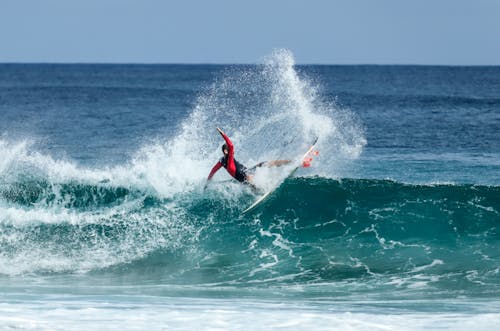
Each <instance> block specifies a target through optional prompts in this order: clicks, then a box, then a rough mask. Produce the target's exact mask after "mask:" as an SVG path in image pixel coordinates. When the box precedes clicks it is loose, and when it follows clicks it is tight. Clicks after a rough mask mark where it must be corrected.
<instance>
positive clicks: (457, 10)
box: [0, 0, 500, 65]
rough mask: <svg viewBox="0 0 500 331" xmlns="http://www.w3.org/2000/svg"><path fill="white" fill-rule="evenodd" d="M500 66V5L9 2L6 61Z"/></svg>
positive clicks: (0, 10) (2, 34) (3, 36)
mask: <svg viewBox="0 0 500 331" xmlns="http://www.w3.org/2000/svg"><path fill="white" fill-rule="evenodd" d="M277 48H287V49H289V50H291V51H292V53H293V54H294V56H295V59H296V62H297V63H300V64H316V63H317V64H423V65H433V64H438V65H500V0H470V1H465V0H413V1H406V0H338V1H336V0H330V1H328V0H303V1H296V0H247V1H240V0H197V1H195V0H178V1H174V0H172V1H169V0H0V62H50V63H60V62H62V63H67V62H70V63H89V62H90V63H225V64H227V63H258V62H260V61H262V58H263V57H265V56H266V55H268V54H270V53H271V52H272V51H273V50H274V49H277Z"/></svg>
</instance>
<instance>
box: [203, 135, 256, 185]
mask: <svg viewBox="0 0 500 331" xmlns="http://www.w3.org/2000/svg"><path fill="white" fill-rule="evenodd" d="M221 135H222V138H224V140H225V141H226V145H227V149H228V150H229V153H228V154H227V155H224V156H223V157H221V159H220V160H219V162H217V163H216V164H215V165H214V167H213V168H212V171H210V174H209V175H208V180H210V179H212V177H213V176H214V175H215V173H216V172H217V171H218V170H219V169H220V168H221V167H224V168H226V170H227V172H228V173H229V174H230V175H231V176H232V177H233V178H234V179H236V180H237V181H239V182H244V181H245V180H246V178H247V168H246V167H245V166H244V165H243V164H241V163H239V162H238V161H236V160H235V159H234V146H233V143H232V142H231V140H230V139H229V137H228V136H226V135H225V134H221Z"/></svg>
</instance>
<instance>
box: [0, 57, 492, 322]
mask: <svg viewBox="0 0 500 331" xmlns="http://www.w3.org/2000/svg"><path fill="white" fill-rule="evenodd" d="M0 114H1V121H0V289H1V291H0V329H3V330H10V329H21V330H25V329H28V330H83V329H98V330H115V329H123V330H144V329H150V330H171V329H175V330H193V329H202V330H280V329H287V330H290V329H291V330H332V329H335V330H388V329H394V330H429V329H450V330H470V329H474V330H492V329H495V328H498V326H499V325H500V231H499V227H500V67H495V66H491V67H487V66H485V67H479V66H476V67H467V66H464V67H457V66H455V67H453V66H450V67H448V66H388V65H383V66H370V65H359V66H356V65H352V66H347V65H346V66H335V65H296V64H295V61H294V57H293V54H292V53H291V52H289V51H286V50H276V51H274V52H273V53H271V54H270V55H268V56H266V57H264V58H263V59H262V61H261V63H259V64H255V65H202V64H200V65H141V64H0ZM217 127H220V128H222V129H223V130H224V131H225V132H226V133H227V134H228V135H229V137H231V139H232V141H233V142H234V145H235V150H236V159H237V160H238V161H239V162H241V163H243V164H245V165H247V166H252V165H253V164H256V163H258V162H262V161H266V160H273V159H290V160H293V161H294V162H292V166H293V164H295V162H299V163H300V160H299V158H300V156H301V155H302V154H303V153H304V151H305V150H307V147H308V146H309V144H310V143H311V141H313V139H314V138H315V137H319V140H318V144H317V146H316V149H315V151H317V152H318V155H315V156H314V158H313V160H312V163H311V166H310V167H304V168H300V169H299V171H298V172H296V173H295V175H294V176H293V177H289V178H286V174H287V173H288V171H289V169H290V167H289V166H283V167H279V168H266V167H261V168H258V169H257V172H256V173H255V178H254V180H255V183H256V185H257V186H258V187H260V188H261V189H262V190H266V189H269V188H272V187H275V186H277V188H276V190H275V191H274V193H273V194H272V195H271V196H270V197H269V199H267V200H265V201H264V202H263V203H262V204H261V205H259V206H258V207H257V208H256V209H255V210H253V211H252V212H250V213H247V214H242V211H243V210H244V209H245V208H246V207H248V206H249V205H250V204H251V203H252V202H253V201H254V200H255V199H256V198H257V195H256V194H255V192H254V191H253V190H251V189H250V188H249V187H247V186H246V185H241V184H239V183H237V182H236V181H232V180H230V177H229V175H228V174H227V173H226V171H225V170H224V169H221V170H219V172H218V173H217V174H216V175H215V176H214V178H213V180H212V181H211V182H210V183H209V185H208V187H207V188H206V189H204V186H205V183H206V177H207V175H208V173H209V172H210V169H211V168H212V166H213V165H214V164H215V163H216V162H217V161H218V160H219V158H220V157H221V150H220V146H221V145H222V143H223V140H222V139H221V137H220V136H219V134H218V133H217V131H216V128H217Z"/></svg>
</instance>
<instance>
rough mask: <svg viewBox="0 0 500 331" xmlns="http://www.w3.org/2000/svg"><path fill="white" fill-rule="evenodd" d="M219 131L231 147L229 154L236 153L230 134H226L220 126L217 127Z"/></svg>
mask: <svg viewBox="0 0 500 331" xmlns="http://www.w3.org/2000/svg"><path fill="white" fill-rule="evenodd" d="M217 131H219V133H220V135H221V136H222V138H224V140H225V141H226V145H227V148H228V149H229V156H233V155H234V145H233V142H232V141H231V139H229V137H228V136H226V134H225V133H224V132H223V131H222V130H221V129H220V128H217Z"/></svg>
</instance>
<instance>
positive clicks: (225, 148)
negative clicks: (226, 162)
mask: <svg viewBox="0 0 500 331" xmlns="http://www.w3.org/2000/svg"><path fill="white" fill-rule="evenodd" d="M222 154H224V155H227V154H229V148H228V147H227V144H224V145H222Z"/></svg>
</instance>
